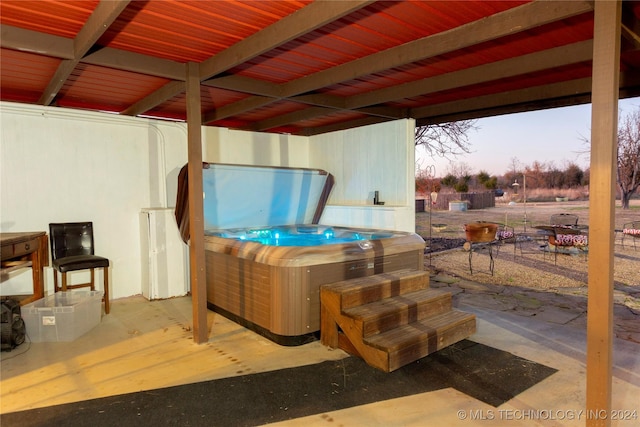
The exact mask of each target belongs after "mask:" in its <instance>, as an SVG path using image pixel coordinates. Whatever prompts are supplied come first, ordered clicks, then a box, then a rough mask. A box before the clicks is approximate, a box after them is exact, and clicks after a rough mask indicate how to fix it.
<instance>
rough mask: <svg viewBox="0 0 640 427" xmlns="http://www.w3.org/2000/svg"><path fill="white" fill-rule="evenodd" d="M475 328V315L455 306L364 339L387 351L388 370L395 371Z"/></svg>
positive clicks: (466, 335)
mask: <svg viewBox="0 0 640 427" xmlns="http://www.w3.org/2000/svg"><path fill="white" fill-rule="evenodd" d="M475 331H476V322H475V315H473V314H469V313H463V312H461V311H457V310H453V311H450V312H448V313H445V314H441V315H438V316H434V317H432V318H428V319H424V320H421V321H419V322H415V323H412V324H410V325H405V326H401V327H398V328H396V329H393V330H391V331H388V332H384V333H382V334H378V335H375V336H373V337H369V338H366V339H365V343H366V344H369V345H370V346H372V347H374V348H378V349H381V350H385V351H386V352H388V354H389V364H388V372H392V371H394V370H396V369H398V368H400V367H402V366H404V365H406V364H408V363H411V362H413V361H415V360H418V359H420V358H422V357H424V356H427V355H428V354H431V353H433V352H435V351H438V350H441V349H443V348H445V347H447V346H449V345H451V344H454V343H456V342H458V341H460V340H462V339H464V338H466V337H468V336H469V335H472V334H473V333H475Z"/></svg>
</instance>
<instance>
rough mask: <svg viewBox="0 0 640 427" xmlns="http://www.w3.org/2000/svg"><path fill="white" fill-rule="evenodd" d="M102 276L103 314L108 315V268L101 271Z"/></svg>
mask: <svg viewBox="0 0 640 427" xmlns="http://www.w3.org/2000/svg"><path fill="white" fill-rule="evenodd" d="M102 271H103V276H104V312H105V314H109V267H104V268H103V269H102Z"/></svg>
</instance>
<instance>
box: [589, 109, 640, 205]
mask: <svg viewBox="0 0 640 427" xmlns="http://www.w3.org/2000/svg"><path fill="white" fill-rule="evenodd" d="M580 139H582V141H583V142H584V143H585V144H586V145H587V146H588V147H590V146H591V140H590V139H589V138H587V137H584V136H581V138H580ZM589 153H590V150H586V151H584V152H582V154H589ZM617 157H618V159H617V167H616V184H617V185H618V190H620V200H621V201H622V209H629V201H630V200H631V196H633V194H634V193H635V192H636V191H637V190H638V187H640V108H638V109H637V110H635V111H632V112H630V113H628V114H627V115H625V116H621V118H619V119H618V154H617ZM587 175H588V172H587Z"/></svg>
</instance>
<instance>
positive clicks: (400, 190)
mask: <svg viewBox="0 0 640 427" xmlns="http://www.w3.org/2000/svg"><path fill="white" fill-rule="evenodd" d="M0 126H1V133H0V136H1V139H0V231H2V232H11V231H48V224H49V223H50V222H58V221H59V222H69V221H93V223H94V234H95V241H96V253H98V254H101V255H104V256H106V257H108V258H109V259H110V260H111V263H112V267H111V269H110V283H111V288H110V291H111V297H112V298H113V299H117V298H121V297H125V296H130V295H135V294H140V293H141V266H142V262H141V254H140V250H141V248H140V224H139V214H140V212H141V210H142V209H144V208H161V207H172V206H174V205H175V197H176V189H177V177H178V173H179V171H180V168H181V167H182V166H183V165H184V164H185V163H186V162H187V134H186V125H185V124H184V123H173V122H163V121H156V120H148V119H140V118H132V117H124V116H118V115H113V114H105V113H96V112H88V111H80V110H71V109H61V108H54V107H42V106H31V105H25V104H18V103H8V102H0ZM413 153H414V150H413V121H411V120H400V121H396V122H390V123H385V124H380V125H374V126H368V127H363V128H357V129H352V130H348V131H344V132H334V133H330V134H325V135H318V136H314V137H310V138H307V137H300V136H292V135H278V134H262V133H254V132H243V131H233V130H229V129H223V128H211V127H204V128H203V160H204V161H208V162H218V163H233V164H256V165H268V166H290V167H311V168H320V169H325V170H327V171H329V172H330V173H332V174H333V175H334V176H335V177H336V185H335V187H334V189H333V192H332V194H331V198H330V200H329V203H330V206H328V207H327V210H326V211H325V214H324V215H323V218H322V222H323V223H326V224H333V225H349V226H358V227H369V228H386V229H395V230H404V231H413V230H414V229H415V217H414V181H413V168H414V158H413ZM374 190H378V191H380V199H381V200H383V201H385V202H386V204H385V206H373V205H372V199H373V191H374ZM2 280H3V283H2V285H1V287H0V293H1V294H3V295H10V294H19V293H28V291H29V290H30V288H31V272H30V270H28V269H25V270H22V271H21V272H16V273H12V275H11V276H10V277H9V278H8V280H5V278H3V279H2ZM71 280H72V283H77V282H79V281H83V280H84V278H83V277H82V276H80V277H76V278H74V277H72V278H71ZM97 281H98V283H99V284H101V283H102V282H101V281H102V276H101V274H98V277H97ZM45 285H46V289H45V290H46V292H47V294H50V293H52V292H53V275H52V269H51V268H50V267H47V268H45Z"/></svg>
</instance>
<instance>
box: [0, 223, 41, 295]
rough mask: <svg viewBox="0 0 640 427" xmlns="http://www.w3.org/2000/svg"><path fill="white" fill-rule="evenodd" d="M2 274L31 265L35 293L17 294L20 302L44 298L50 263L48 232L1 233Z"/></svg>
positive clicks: (0, 261) (0, 262)
mask: <svg viewBox="0 0 640 427" xmlns="http://www.w3.org/2000/svg"><path fill="white" fill-rule="evenodd" d="M0 242H1V244H2V256H1V257H0V266H1V267H2V269H1V270H0V271H1V273H2V275H3V276H4V275H5V274H9V273H10V272H12V271H15V270H18V269H21V268H26V267H31V270H32V273H33V294H31V295H30V296H28V297H26V298H24V297H23V296H17V297H16V298H17V299H19V300H20V304H28V303H30V302H32V301H36V300H39V299H41V298H44V267H46V266H48V265H49V245H48V242H47V233H46V232H44V231H32V232H24V233H0Z"/></svg>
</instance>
